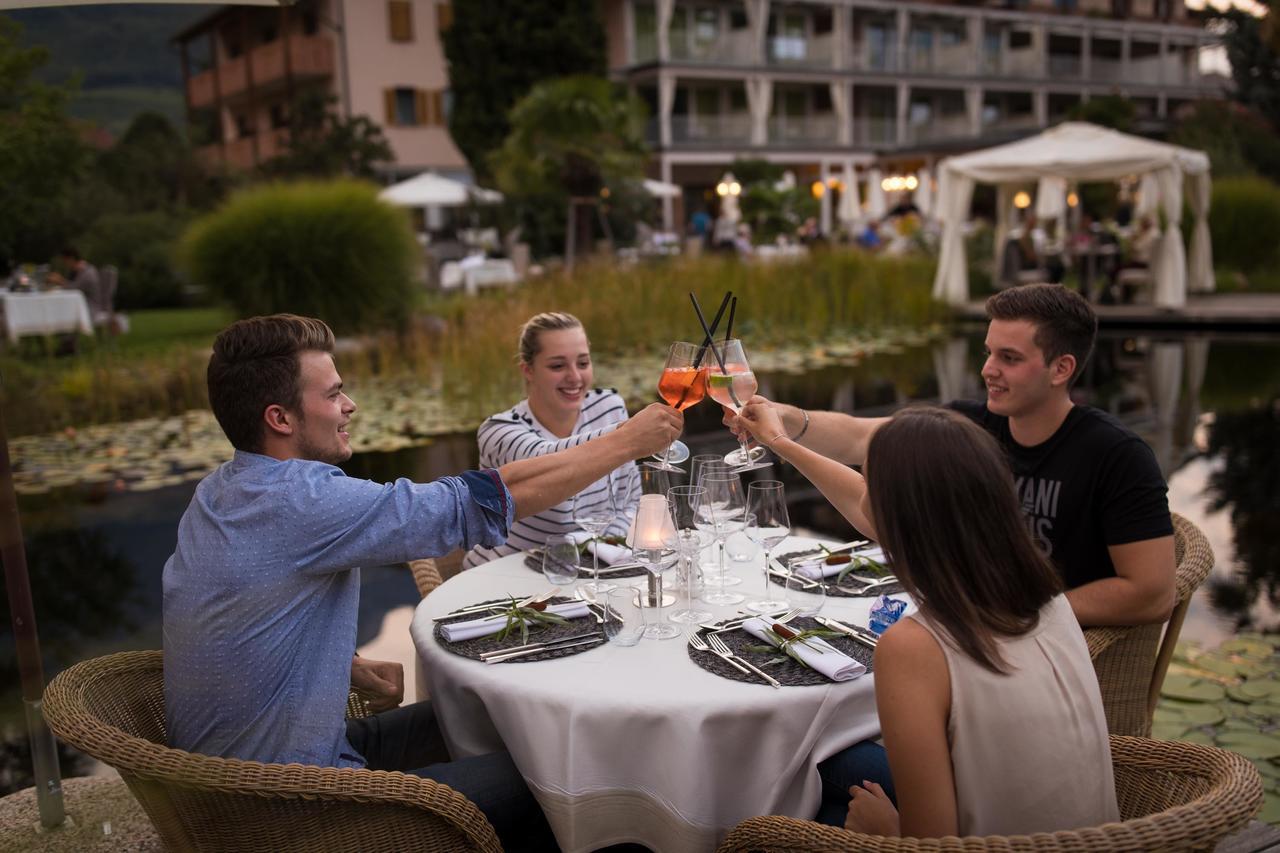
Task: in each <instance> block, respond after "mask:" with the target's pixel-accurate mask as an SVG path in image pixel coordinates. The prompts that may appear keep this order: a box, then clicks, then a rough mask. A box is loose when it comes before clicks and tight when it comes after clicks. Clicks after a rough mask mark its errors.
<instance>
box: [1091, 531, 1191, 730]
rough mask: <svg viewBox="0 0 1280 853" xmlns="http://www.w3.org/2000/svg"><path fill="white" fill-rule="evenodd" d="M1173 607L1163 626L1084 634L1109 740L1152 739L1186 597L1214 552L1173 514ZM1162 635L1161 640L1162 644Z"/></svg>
mask: <svg viewBox="0 0 1280 853" xmlns="http://www.w3.org/2000/svg"><path fill="white" fill-rule="evenodd" d="M1173 542H1174V549H1175V557H1176V560H1177V591H1178V603H1177V604H1176V605H1175V606H1174V609H1173V614H1172V615H1171V616H1170V617H1169V621H1168V623H1166V624H1165V625H1134V626H1132V627H1107V628H1089V629H1088V630H1086V631H1085V632H1084V637H1085V641H1086V642H1087V643H1088V644H1089V657H1091V658H1093V668H1094V670H1095V671H1096V672H1097V674H1098V684H1099V685H1100V686H1101V688H1102V706H1103V709H1104V710H1105V711H1106V714H1107V730H1108V731H1110V732H1111V734H1113V735H1135V736H1138V737H1146V736H1147V735H1149V734H1151V716H1152V714H1153V713H1155V709H1156V703H1157V702H1158V701H1160V687H1161V685H1162V684H1164V676H1165V673H1166V672H1167V671H1168V669H1169V661H1170V660H1171V659H1172V658H1173V648H1174V646H1175V645H1177V642H1178V634H1179V633H1180V632H1181V631H1182V623H1183V621H1185V620H1186V618H1187V608H1188V607H1190V606H1191V595H1192V594H1193V593H1194V592H1195V591H1196V588H1197V587H1199V586H1200V584H1201V583H1203V582H1204V579H1205V578H1206V577H1208V576H1209V571H1210V570H1211V569H1212V568H1213V549H1211V548H1210V547H1209V540H1207V539H1205V536H1204V534H1203V533H1201V532H1200V529H1199V528H1198V527H1196V526H1195V525H1194V524H1192V523H1191V522H1190V521H1187V519H1185V518H1183V517H1182V516H1180V515H1178V514H1177V513H1174V514H1173ZM1162 631H1163V634H1164V638H1163V640H1162V639H1161V632H1162Z"/></svg>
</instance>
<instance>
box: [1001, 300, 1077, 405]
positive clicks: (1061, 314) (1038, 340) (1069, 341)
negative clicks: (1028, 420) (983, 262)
mask: <svg viewBox="0 0 1280 853" xmlns="http://www.w3.org/2000/svg"><path fill="white" fill-rule="evenodd" d="M987 319H988V320H1027V321H1029V322H1031V323H1033V324H1034V325H1035V327H1036V335H1035V338H1034V341H1035V345H1036V346H1038V347H1039V348H1040V350H1041V352H1043V353H1044V363H1045V364H1046V365H1047V364H1049V362H1051V361H1053V360H1054V359H1055V358H1058V357H1059V356H1063V355H1068V354H1070V355H1073V356H1075V359H1076V369H1075V372H1074V373H1072V374H1071V382H1070V384H1071V385H1074V384H1075V382H1076V380H1077V379H1078V378H1079V377H1080V373H1081V371H1082V370H1083V369H1084V363H1085V362H1086V361H1088V360H1089V356H1090V354H1092V353H1093V342H1094V339H1095V338H1097V336H1098V315H1097V314H1095V313H1094V312H1093V307H1092V306H1091V305H1089V301H1088V300H1087V299H1085V298H1084V297H1083V296H1081V295H1080V294H1079V293H1076V292H1075V291H1074V290H1067V289H1066V288H1065V287H1063V286H1062V285H1060V284H1025V285H1023V286H1022V287H1011V288H1009V289H1008V290H1002V291H1001V292H999V293H997V294H995V295H994V296H991V297H989V298H988V299H987Z"/></svg>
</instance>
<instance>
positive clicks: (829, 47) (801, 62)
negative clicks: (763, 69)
mask: <svg viewBox="0 0 1280 853" xmlns="http://www.w3.org/2000/svg"><path fill="white" fill-rule="evenodd" d="M768 54H769V64H770V65H787V66H792V67H807V68H830V67H831V65H832V61H833V59H832V58H833V56H834V50H833V41H832V37H831V36H829V35H822V36H815V37H813V38H803V37H791V36H773V37H772V38H770V39H769V42H768Z"/></svg>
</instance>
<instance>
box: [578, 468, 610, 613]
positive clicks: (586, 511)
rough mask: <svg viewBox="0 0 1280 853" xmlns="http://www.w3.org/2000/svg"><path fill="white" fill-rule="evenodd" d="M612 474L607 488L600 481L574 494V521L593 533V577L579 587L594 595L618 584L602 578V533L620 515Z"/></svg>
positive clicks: (605, 484)
mask: <svg viewBox="0 0 1280 853" xmlns="http://www.w3.org/2000/svg"><path fill="white" fill-rule="evenodd" d="M611 480H612V476H609V477H606V478H605V481H604V483H603V488H599V486H600V485H601V483H600V481H599V480H597V481H596V482H595V483H593V484H592V485H590V486H588V487H587V488H585V489H583V490H582V491H580V492H578V493H577V494H576V495H574V496H573V523H574V524H576V525H578V526H579V527H581V528H582V529H583V530H585V531H587V532H588V533H590V534H591V540H592V542H591V580H590V581H588V582H587V583H584V584H582V585H581V586H580V587H579V589H581V590H582V591H583V592H586V593H588V594H590V595H600V594H601V593H604V592H608V591H609V590H611V589H613V588H614V585H613V584H611V583H601V582H600V554H599V553H598V552H597V546H598V545H599V544H600V534H601V533H604V531H605V529H606V528H608V526H609V525H610V524H613V520H614V519H615V518H617V517H618V508H617V507H616V506H614V494H613V484H612V482H611Z"/></svg>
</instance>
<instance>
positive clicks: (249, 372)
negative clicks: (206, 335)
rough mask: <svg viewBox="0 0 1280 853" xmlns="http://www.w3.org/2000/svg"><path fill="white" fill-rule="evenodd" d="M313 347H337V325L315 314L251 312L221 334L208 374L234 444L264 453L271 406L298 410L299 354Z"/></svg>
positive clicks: (215, 405)
mask: <svg viewBox="0 0 1280 853" xmlns="http://www.w3.org/2000/svg"><path fill="white" fill-rule="evenodd" d="M308 351H316V352H327V353H332V352H333V332H332V330H330V328H329V327H328V326H327V325H325V324H324V322H323V321H321V320H317V319H315V318H313V317H299V316H297V315H296V314H272V315H271V316H269V317H250V318H249V319H247V320H237V321H236V322H234V323H232V324H231V325H230V326H228V327H227V328H225V329H223V330H222V332H221V333H220V334H219V335H218V337H217V339H216V340H215V341H214V342H213V356H212V357H211V358H210V359H209V371H208V374H207V380H208V383H209V406H210V408H212V409H213V415H214V417H216V418H217V419H218V425H219V426H221V427H222V431H223V432H224V433H226V435H227V439H228V440H229V441H230V442H231V445H232V447H234V448H236V449H237V450H244V451H248V452H250V453H261V452H262V439H263V432H262V431H263V425H262V413H263V412H264V411H266V409H267V406H270V405H273V404H275V405H280V406H283V407H284V408H285V409H287V410H289V411H297V410H298V407H299V404H300V403H301V399H302V389H301V386H300V384H299V382H298V379H299V375H300V373H301V370H300V367H299V356H300V355H301V354H302V353H304V352H308Z"/></svg>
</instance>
